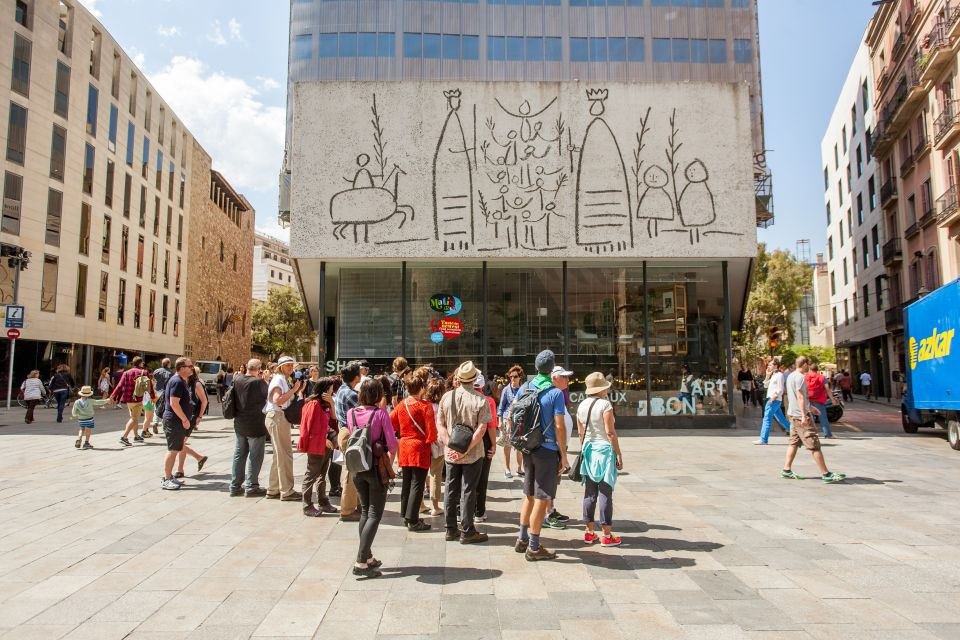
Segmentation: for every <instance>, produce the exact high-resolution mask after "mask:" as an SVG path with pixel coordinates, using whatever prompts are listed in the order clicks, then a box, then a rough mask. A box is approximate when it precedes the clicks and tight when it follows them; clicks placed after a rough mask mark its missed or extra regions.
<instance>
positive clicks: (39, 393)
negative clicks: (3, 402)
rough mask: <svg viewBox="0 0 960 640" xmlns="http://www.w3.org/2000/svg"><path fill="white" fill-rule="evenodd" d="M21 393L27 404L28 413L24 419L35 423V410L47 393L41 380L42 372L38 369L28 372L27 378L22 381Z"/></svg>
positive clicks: (29, 422) (28, 422)
mask: <svg viewBox="0 0 960 640" xmlns="http://www.w3.org/2000/svg"><path fill="white" fill-rule="evenodd" d="M20 393H21V394H22V396H23V401H24V402H25V403H26V405H27V413H26V414H25V415H24V417H23V421H24V422H26V423H27V424H33V410H34V409H35V408H36V407H37V405H38V404H40V401H41V400H43V396H44V394H45V393H46V392H45V390H44V388H43V383H42V382H40V372H39V371H38V370H37V369H34V370H33V371H31V372H30V373H28V374H27V377H26V379H24V381H23V382H21V383H20Z"/></svg>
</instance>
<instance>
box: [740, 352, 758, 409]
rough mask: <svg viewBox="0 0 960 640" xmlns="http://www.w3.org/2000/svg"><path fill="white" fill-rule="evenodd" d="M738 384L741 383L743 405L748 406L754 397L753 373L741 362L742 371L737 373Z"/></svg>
mask: <svg viewBox="0 0 960 640" xmlns="http://www.w3.org/2000/svg"><path fill="white" fill-rule="evenodd" d="M737 384H739V385H740V396H741V400H743V406H744V408H746V407H747V404H749V403H750V399H751V398H752V397H753V374H752V373H751V372H750V369H748V368H747V365H745V364H743V363H740V372H739V373H737ZM754 405H756V403H754Z"/></svg>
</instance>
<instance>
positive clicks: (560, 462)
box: [514, 351, 568, 561]
mask: <svg viewBox="0 0 960 640" xmlns="http://www.w3.org/2000/svg"><path fill="white" fill-rule="evenodd" d="M555 365H556V359H555V357H554V355H553V352H552V351H541V352H540V353H539V354H538V355H537V359H536V362H535V366H536V369H537V376H536V377H535V378H534V379H533V380H531V381H530V382H529V383H528V384H527V385H524V391H523V393H537V394H538V401H539V403H540V428H541V429H542V430H543V442H542V444H541V445H540V446H539V447H538V448H537V449H535V450H534V451H533V453H530V454H529V455H527V454H524V456H523V466H524V469H525V470H526V477H525V478H524V479H523V496H524V497H523V504H522V505H521V507H520V535H519V537H518V539H517V543H516V545H515V546H514V549H515V550H516V552H517V553H524V554H525V555H526V558H527V560H529V561H535V560H552V559H553V558H556V557H557V554H556V553H554V552H553V551H550V550H549V549H547V548H546V547H544V546H541V545H540V531H541V528H542V527H543V520H544V517H545V516H546V514H547V509H548V508H549V506H550V504H551V502H552V501H553V499H554V498H555V497H556V494H557V484H558V482H559V479H560V474H562V473H563V472H565V471H566V470H567V468H568V465H567V430H566V427H565V426H564V422H563V415H564V413H566V405H565V403H564V400H563V392H562V391H561V390H560V389H558V388H556V387H555V386H553V381H552V380H551V378H550V372H551V371H553V367H554V366H555Z"/></svg>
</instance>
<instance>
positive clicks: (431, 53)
mask: <svg viewBox="0 0 960 640" xmlns="http://www.w3.org/2000/svg"><path fill="white" fill-rule="evenodd" d="M440 47H441V41H440V34H439V33H425V34H423V57H424V58H439V57H440V55H441V49H440Z"/></svg>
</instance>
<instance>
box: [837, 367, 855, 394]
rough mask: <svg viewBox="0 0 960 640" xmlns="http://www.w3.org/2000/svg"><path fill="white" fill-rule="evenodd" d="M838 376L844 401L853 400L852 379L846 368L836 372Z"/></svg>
mask: <svg viewBox="0 0 960 640" xmlns="http://www.w3.org/2000/svg"><path fill="white" fill-rule="evenodd" d="M838 375H839V376H840V380H839V384H840V393H841V395H843V401H844V402H853V381H852V380H851V378H850V374H849V373H847V370H846V369H842V370H841V371H840V373H839V374H838Z"/></svg>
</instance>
